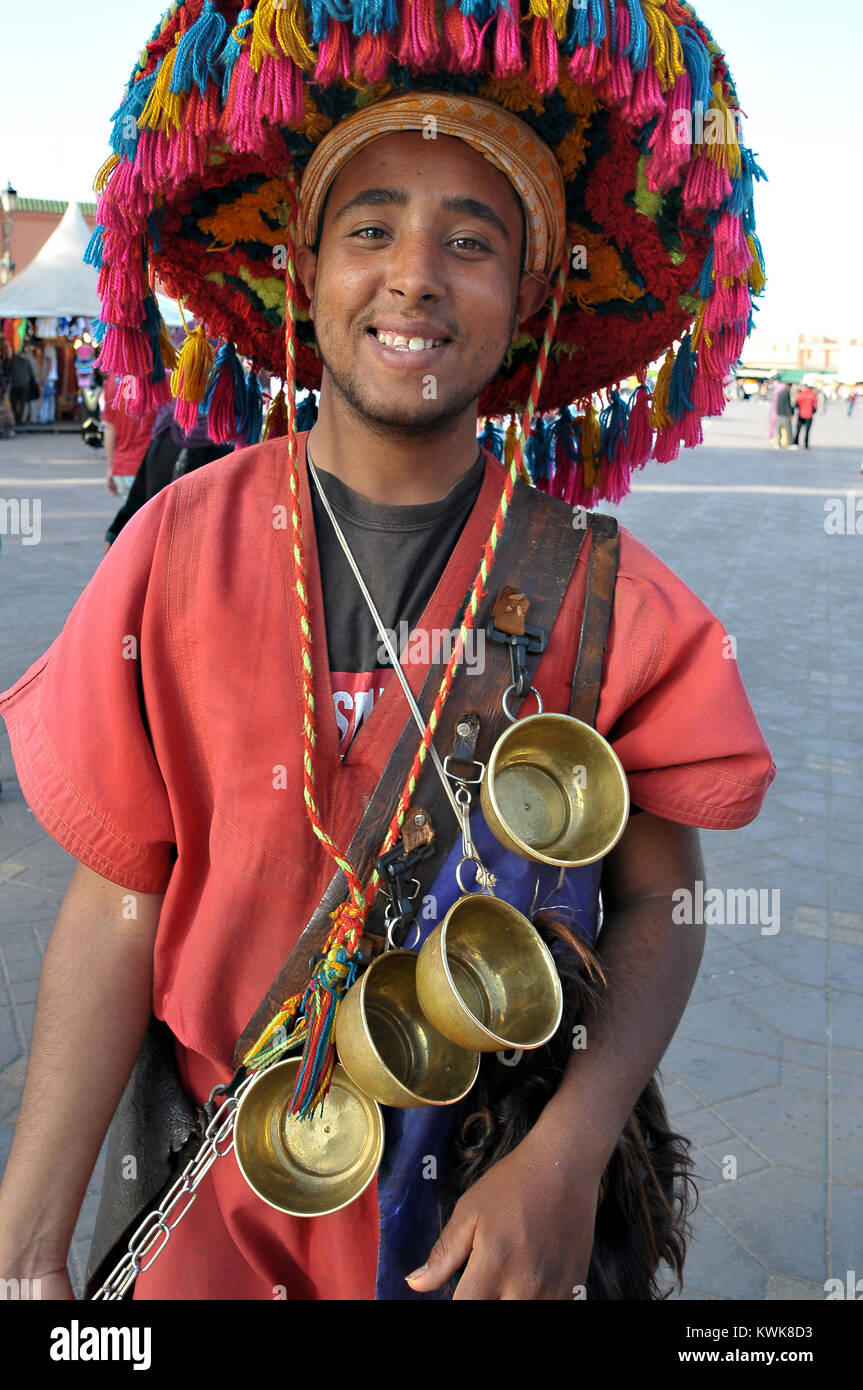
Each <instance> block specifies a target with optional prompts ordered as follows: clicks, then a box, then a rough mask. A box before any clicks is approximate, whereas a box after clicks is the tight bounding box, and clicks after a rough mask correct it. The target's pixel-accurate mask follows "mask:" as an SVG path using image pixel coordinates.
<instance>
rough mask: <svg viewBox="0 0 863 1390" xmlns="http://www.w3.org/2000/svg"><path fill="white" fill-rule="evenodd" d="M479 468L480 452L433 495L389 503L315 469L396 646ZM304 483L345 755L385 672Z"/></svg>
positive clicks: (441, 558)
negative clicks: (434, 497) (444, 488)
mask: <svg viewBox="0 0 863 1390" xmlns="http://www.w3.org/2000/svg"><path fill="white" fill-rule="evenodd" d="M484 471H485V460H484V458H483V456H482V455H480V456H479V458H478V459H477V460H476V462H475V463H474V465H473V466H472V467H471V468H470V469H469V470H468V472H467V473H466V474H465V475H464V477H463V478H461V479H459V481H458V482H457V483H456V485H455V486H454V487H453V488H452V489H451V490H450V491H449V492H448V493H447V495H446V497H444V498H442V499H441V500H440V501H438V502H422V503H419V504H415V505H410V506H403V505H398V506H396V505H392V504H390V503H384V502H372V501H370V500H369V499H368V498H367V497H361V496H360V495H359V493H356V492H354V491H353V489H352V488H349V487H346V486H345V484H344V483H343V482H342V481H341V480H340V479H339V478H337V477H335V476H334V475H333V474H332V473H325V472H323V471H322V470H321V469H320V468H319V469H318V470H317V472H318V477H319V478H320V480H321V486H322V488H323V489H324V492H325V493H326V497H327V501H328V502H329V504H330V506H331V507H332V509H333V512H334V513H335V516H336V518H337V520H338V523H339V525H340V526H341V528H342V531H343V532H344V535H345V539H346V540H347V543H348V545H349V546H350V549H351V553H352V554H353V557H354V560H355V561H356V564H357V568H358V569H359V572H360V574H361V575H362V576H363V579H364V580H365V583H366V585H367V586H368V589H369V592H370V593H371V595H372V598H373V599H374V601H375V605H376V607H377V609H378V612H379V613H380V616H381V619H382V621H383V623H384V626H385V627H387V628H388V629H390V632H391V634H392V639H393V644H394V646H395V649H396V651H397V652H399V653H402V652H403V651H404V648H405V646H406V643H407V638H408V634H409V633H410V632H411V631H412V630H413V629H414V626H415V624H416V623H417V622H418V621H419V619H420V618H421V617H422V614H423V612H424V610H425V607H426V605H427V603H428V601H429V599H430V598H431V595H432V593H433V592H434V590H435V588H436V587H437V584H438V581H439V580H440V577H441V575H442V574H443V571H444V569H445V567H446V564H447V561H448V560H449V558H450V556H451V554H452V552H453V549H454V547H455V544H456V542H457V541H458V538H459V536H460V535H461V532H462V529H463V527H464V525H465V522H466V521H467V519H468V516H469V515H470V513H471V510H472V508H473V505H474V502H475V501H476V499H477V496H478V495H479V490H480V487H481V485H482V479H483V474H484ZM309 486H310V488H311V493H312V505H313V508H314V516H315V530H316V533H317V540H318V554H319V557H320V568H321V584H322V588H323V597H324V610H325V613H326V626H327V651H328V655H329V665H330V672H331V676H332V693H333V700H334V704H335V711H336V721H337V723H338V726H339V734H340V747H341V752H342V754H344V753H345V752H346V750H347V748H348V746H349V745H350V742H351V739H352V738H353V736H354V734H355V733H356V731H357V729H358V728H359V726H360V724H361V723H362V722H363V720H364V719H365V718H366V717H367V716H368V714H369V713H370V712H371V709H372V707H373V706H374V702H375V700H376V699H377V698H378V697H379V695H380V694H381V692H382V691H383V690H384V688H385V686H386V682H387V681H388V680H389V679H391V677H392V671H391V670H390V664H389V659H388V657H387V654H386V650H385V648H384V647H383V645H382V644H381V641H380V638H379V637H378V633H377V629H376V627H375V624H374V620H373V618H372V615H371V613H370V612H369V609H368V605H367V604H366V601H365V599H364V598H363V595H362V593H361V592H360V588H359V585H358V584H357V581H356V579H355V578H354V576H353V573H352V572H351V569H350V566H349V565H348V562H347V560H346V558H345V556H344V553H343V551H342V548H341V546H340V544H339V541H338V538H337V536H336V533H335V531H334V530H333V527H332V523H331V522H330V519H329V517H328V516H327V514H326V512H325V510H324V506H323V503H322V502H321V499H320V498H319V497H318V495H317V489H316V488H315V486H314V483H313V481H312V480H311V479H310V480H309ZM452 616H453V617H455V614H453V615H452ZM434 638H435V635H434V634H431V635H430V637H429V641H430V642H432V643H433V642H434ZM381 672H386V674H384V675H382V674H381Z"/></svg>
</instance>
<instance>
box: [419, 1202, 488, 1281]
mask: <svg viewBox="0 0 863 1390" xmlns="http://www.w3.org/2000/svg"><path fill="white" fill-rule="evenodd" d="M475 1230H476V1217H475V1216H473V1215H472V1214H470V1213H469V1212H467V1211H466V1212H465V1214H464V1215H463V1216H462V1215H460V1214H459V1210H458V1207H456V1209H455V1211H454V1212H453V1214H452V1216H451V1217H450V1219H449V1221H448V1222H447V1224H446V1225H445V1226H444V1228H443V1230H442V1231H441V1233H440V1237H439V1238H438V1240H437V1241H436V1242H435V1244H434V1246H433V1247H432V1250H431V1253H430V1254H429V1257H428V1263H427V1264H425V1265H423V1267H422V1268H421V1269H415V1270H414V1272H413V1273H412V1274H409V1275H408V1276H407V1283H408V1284H410V1286H411V1288H412V1289H416V1291H417V1293H429V1292H431V1290H432V1289H439V1288H440V1287H441V1285H442V1284H445V1283H446V1281H447V1279H451V1278H452V1276H453V1275H454V1274H455V1273H456V1271H457V1270H459V1269H461V1267H462V1265H463V1264H464V1262H465V1260H466V1259H467V1257H468V1255H469V1254H470V1252H471V1250H472V1248H473V1237H474V1231H475Z"/></svg>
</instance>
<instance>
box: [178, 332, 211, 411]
mask: <svg viewBox="0 0 863 1390" xmlns="http://www.w3.org/2000/svg"><path fill="white" fill-rule="evenodd" d="M212 366H213V350H212V348H211V347H210V344H209V343H208V342H207V335H206V333H205V332H204V327H203V324H199V325H198V327H197V328H196V329H194V330H193V331H192V332H191V333H190V334H189V336H188V338H187V339H186V341H185V342H184V344H183V346H182V347H181V349H180V355H179V357H178V358H177V365H176V366H175V367H174V370H173V371H172V373H171V390H172V392H173V393H174V395H175V396H176V397H177V398H178V399H179V400H181V401H194V402H195V404H196V405H200V403H201V401H202V400H203V399H204V392H205V391H206V389H207V379H208V377H209V375H210V371H211V369H212Z"/></svg>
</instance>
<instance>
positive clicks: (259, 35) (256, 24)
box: [249, 0, 279, 72]
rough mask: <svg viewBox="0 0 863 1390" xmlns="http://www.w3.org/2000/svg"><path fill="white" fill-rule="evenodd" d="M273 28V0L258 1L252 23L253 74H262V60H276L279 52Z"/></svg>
mask: <svg viewBox="0 0 863 1390" xmlns="http://www.w3.org/2000/svg"><path fill="white" fill-rule="evenodd" d="M272 27H273V0H258V5H257V8H256V9H255V17H254V19H253V21H252V42H251V45H250V46H249V65H250V67H251V68H252V71H253V72H260V69H261V59H262V58H264V57H266V56H269V57H270V58H274V57H275V56H276V54H277V53H278V51H279V50H278V48H277V47H276V45H275V43H274V42H273V38H272V34H271V30H272Z"/></svg>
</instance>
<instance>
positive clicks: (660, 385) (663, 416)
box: [650, 348, 675, 430]
mask: <svg viewBox="0 0 863 1390" xmlns="http://www.w3.org/2000/svg"><path fill="white" fill-rule="evenodd" d="M674 356H675V353H674V348H669V349H668V352H667V353H666V354H665V361H664V362H663V364H662V367H661V368H660V371H659V376H658V377H657V378H656V385H655V387H654V388H653V396H652V397H651V400H650V427H651V429H654V430H661V429H664V428H665V426H666V425H667V424H669V422H670V419H671V417H670V415H669V414H668V388H669V386H670V384H671V373H672V372H673V370H674Z"/></svg>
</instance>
